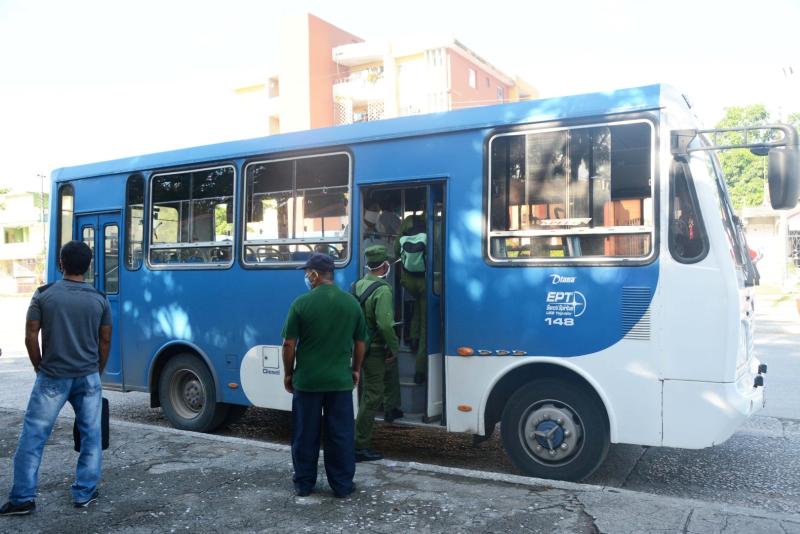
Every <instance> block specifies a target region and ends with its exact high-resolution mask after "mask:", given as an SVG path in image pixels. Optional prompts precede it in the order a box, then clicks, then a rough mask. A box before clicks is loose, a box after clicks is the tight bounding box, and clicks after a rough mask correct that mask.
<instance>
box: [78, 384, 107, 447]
mask: <svg viewBox="0 0 800 534" xmlns="http://www.w3.org/2000/svg"><path fill="white" fill-rule="evenodd" d="M101 412H102V415H101V416H100V432H101V433H102V435H103V437H102V439H101V441H102V444H103V450H106V449H107V448H108V399H107V398H105V397H103V409H102V410H101ZM72 439H73V440H74V441H75V447H74V449H75V452H81V433H80V431H79V430H78V420H77V419H76V420H75V423H74V424H73V425H72Z"/></svg>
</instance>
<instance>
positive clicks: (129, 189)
mask: <svg viewBox="0 0 800 534" xmlns="http://www.w3.org/2000/svg"><path fill="white" fill-rule="evenodd" d="M125 198H126V201H125V266H126V267H127V268H128V269H129V270H131V271H135V270H136V269H138V268H139V267H141V266H142V243H143V242H144V178H143V177H142V176H141V175H139V174H135V175H133V176H131V177H130V178H128V184H127V186H126V189H125Z"/></svg>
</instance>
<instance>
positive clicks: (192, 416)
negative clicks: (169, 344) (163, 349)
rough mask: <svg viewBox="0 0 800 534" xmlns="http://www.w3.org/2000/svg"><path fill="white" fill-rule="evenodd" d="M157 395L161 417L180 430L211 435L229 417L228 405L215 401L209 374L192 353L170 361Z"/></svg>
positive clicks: (175, 357) (166, 366)
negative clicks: (162, 413) (159, 401)
mask: <svg viewBox="0 0 800 534" xmlns="http://www.w3.org/2000/svg"><path fill="white" fill-rule="evenodd" d="M158 394H159V398H160V400H161V410H162V411H163V412H164V415H165V416H166V417H167V419H169V422H170V423H172V426H174V427H175V428H180V429H181V430H192V431H194V432H211V431H213V430H215V429H217V428H218V427H219V426H220V425H221V424H222V423H223V421H224V420H225V417H226V416H227V415H228V409H229V406H228V405H227V404H224V403H221V402H217V400H216V399H217V393H216V389H215V388H214V379H213V378H212V376H211V372H209V370H208V367H206V365H205V363H203V362H202V361H201V360H200V359H199V358H198V357H196V356H194V355H192V354H178V355H176V356H174V357H172V358H170V360H169V361H168V362H167V364H166V365H165V366H164V369H163V371H162V372H161V376H160V377H159V384H158Z"/></svg>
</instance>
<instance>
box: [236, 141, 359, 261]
mask: <svg viewBox="0 0 800 534" xmlns="http://www.w3.org/2000/svg"><path fill="white" fill-rule="evenodd" d="M337 155H344V156H347V174H348V176H347V215H346V216H347V233H346V235H345V236H344V238H345V241H344V242H345V244H346V247H345V250H347V255H346V256H345V257H344V258H339V259H335V260H334V265H335V266H336V268H337V269H341V268H343V267H345V266H347V265H348V264H349V263H350V260H351V258H352V257H353V254H352V251H353V203H354V187H355V175H354V174H355V173H354V172H353V167H354V159H355V158H354V157H353V154H352V153H351V152H350V150H347V149H345V148H340V149H336V150H333V151H326V152H303V153H300V154H296V153H295V154H280V155H273V156H274V157H270V156H263V157H258V158H252V159H249V160H248V161H246V162H245V163H244V165H242V176H241V182H242V187H241V191H242V193H241V199H240V202H241V206H242V209H241V213H240V217H239V218H240V220H239V233H240V236H241V239H240V240H239V241H238V243H239V245H238V249H239V254H240V255H239V264H240V265H241V266H242V268H244V269H255V270H261V269H296V268H297V267H298V266H300V265H303V264H304V263H305V261H303V260H299V261H280V262H272V263H270V262H265V263H261V262H257V261H256V262H252V261H247V254H246V252H245V248H246V247H248V246H253V240H248V239H247V213H245V210H246V209H247V205H248V203H247V200H248V199H247V194H248V189H247V172H248V169H249V168H250V167H251V166H253V165H262V164H265V163H277V162H281V161H296V160H300V159H308V158H319V157H326V156H337ZM336 187H341V186H336ZM291 193H292V199H293V200H294V199H295V197H296V194H297V184H295V183H293V184H292V190H291ZM341 242H342V240H341V239H332V238H316V237H309V238H276V239H265V240H259V241H258V244H259V245H263V246H274V245H302V244H305V243H309V244H314V243H341Z"/></svg>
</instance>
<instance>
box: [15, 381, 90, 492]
mask: <svg viewBox="0 0 800 534" xmlns="http://www.w3.org/2000/svg"><path fill="white" fill-rule="evenodd" d="M102 399H103V393H102V386H101V385H100V375H99V374H98V373H94V374H91V375H88V376H81V377H76V378H54V377H51V376H48V375H46V374H45V373H44V372H43V371H42V372H39V374H38V375H36V382H35V383H34V385H33V391H31V398H30V399H29V400H28V409H27V410H26V411H25V421H24V423H23V424H22V434H20V436H19V445H18V446H17V452H16V454H14V485H13V486H12V487H11V493H10V494H9V495H8V500H9V501H11V503H12V504H21V503H24V502H28V501H35V500H36V488H37V483H38V479H39V464H41V462H42V453H43V452H44V445H45V443H47V439H48V438H49V437H50V433H51V432H52V431H53V425H54V424H55V422H56V417H58V413H59V412H60V411H61V408H63V407H64V404H66V403H67V401H69V403H70V404H71V405H72V408H73V409H74V410H75V419H76V421H77V423H78V430H79V431H80V433H81V453H80V456H78V469H77V473H76V476H75V482H74V483H73V484H72V499H73V500H74V501H75V502H83V501H86V500H88V499H89V498H90V497H91V496H92V494H93V493H94V491H95V489H96V488H97V484H98V483H99V482H100V470H101V468H102V462H103V450H102V449H101V441H100V440H101V434H100V419H101V414H102V411H101V410H102Z"/></svg>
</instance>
